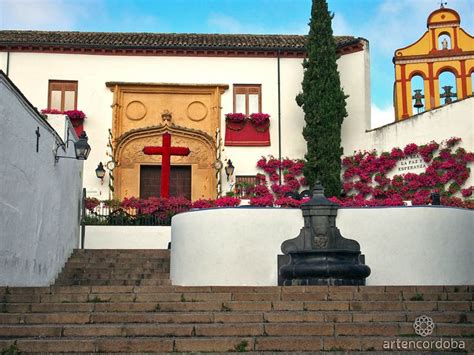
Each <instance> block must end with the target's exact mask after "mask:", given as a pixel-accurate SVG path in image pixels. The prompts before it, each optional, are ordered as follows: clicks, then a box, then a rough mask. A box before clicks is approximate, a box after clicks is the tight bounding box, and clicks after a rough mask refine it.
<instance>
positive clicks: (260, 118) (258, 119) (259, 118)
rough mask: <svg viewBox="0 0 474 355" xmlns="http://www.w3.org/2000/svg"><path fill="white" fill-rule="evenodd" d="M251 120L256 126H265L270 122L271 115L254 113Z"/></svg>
mask: <svg viewBox="0 0 474 355" xmlns="http://www.w3.org/2000/svg"><path fill="white" fill-rule="evenodd" d="M250 120H251V121H252V122H253V123H254V124H256V125H263V124H266V123H268V122H269V121H270V115H268V114H266V113H252V114H251V115H250Z"/></svg>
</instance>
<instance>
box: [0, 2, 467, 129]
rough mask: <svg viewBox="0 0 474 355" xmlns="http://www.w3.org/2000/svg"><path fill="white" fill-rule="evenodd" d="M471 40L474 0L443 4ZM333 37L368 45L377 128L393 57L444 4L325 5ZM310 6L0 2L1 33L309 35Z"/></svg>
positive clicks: (388, 107)
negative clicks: (330, 15)
mask: <svg viewBox="0 0 474 355" xmlns="http://www.w3.org/2000/svg"><path fill="white" fill-rule="evenodd" d="M446 2H447V5H446V7H448V8H452V9H454V10H456V11H458V13H459V14H460V15H461V27H463V28H464V30H466V31H467V32H468V33H469V34H471V35H474V0H450V1H447V0H445V1H444V3H446ZM328 5H329V10H330V11H331V12H333V14H334V18H333V24H332V26H333V32H334V34H335V35H351V36H355V37H363V38H365V39H367V40H369V43H370V61H371V97H372V127H377V126H380V125H383V124H386V123H389V122H392V121H393V120H394V114H393V81H394V67H393V64H392V57H393V53H394V51H395V50H396V49H397V48H402V47H405V46H407V45H409V44H411V43H413V42H415V41H416V40H418V39H419V38H420V37H421V36H422V35H423V33H424V32H425V31H426V20H427V18H428V15H429V14H430V12H432V11H433V10H436V9H438V8H439V7H440V1H439V0H328ZM310 12H311V0H0V29H18V30H65V31H66V30H67V31H104V32H176V33H255V34H307V33H308V22H309V18H310Z"/></svg>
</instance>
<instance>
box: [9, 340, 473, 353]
mask: <svg viewBox="0 0 474 355" xmlns="http://www.w3.org/2000/svg"><path fill="white" fill-rule="evenodd" d="M399 340H400V343H399V346H401V344H402V341H406V343H405V346H407V344H408V342H413V344H415V343H416V342H417V341H418V342H419V341H420V337H404V338H403V339H399ZM422 340H423V341H433V342H434V341H436V340H437V339H436V338H430V337H427V338H423V339H422ZM460 341H463V342H464V343H465V346H466V348H467V349H472V345H473V343H474V341H473V339H472V338H455V339H453V342H457V343H458V344H459V342H460ZM13 344H15V347H16V348H17V349H18V350H19V351H21V352H45V353H49V352H76V353H77V351H78V349H80V351H81V352H89V353H94V352H152V353H155V352H235V351H238V352H243V351H266V352H267V351H273V352H281V351H284V352H294V351H307V352H311V353H314V352H315V351H340V350H341V349H344V350H348V351H351V350H352V351H386V350H387V349H390V346H392V349H395V350H397V348H396V346H397V345H396V344H397V342H396V340H395V339H393V338H392V337H384V336H379V337H357V336H282V337H274V336H255V337H253V336H250V337H198V338H195V337H102V338H101V337H98V338H96V337H67V338H59V337H56V338H46V339H38V338H19V339H15V340H14V339H10V340H4V339H3V340H2V339H0V349H7V348H8V347H10V346H12V345H13ZM398 350H403V349H402V348H399V349H398ZM416 353H419V352H416Z"/></svg>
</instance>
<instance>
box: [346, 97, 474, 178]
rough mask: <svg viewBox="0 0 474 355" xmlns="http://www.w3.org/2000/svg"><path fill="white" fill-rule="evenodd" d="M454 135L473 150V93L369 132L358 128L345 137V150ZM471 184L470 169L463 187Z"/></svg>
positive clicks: (383, 147) (382, 147) (386, 148)
mask: <svg viewBox="0 0 474 355" xmlns="http://www.w3.org/2000/svg"><path fill="white" fill-rule="evenodd" d="M451 137H460V138H461V139H462V142H461V144H460V146H461V147H463V148H464V149H466V150H467V151H470V152H472V151H474V97H470V98H467V99H464V100H461V101H456V102H454V103H452V104H450V105H447V106H443V107H441V108H438V109H436V110H432V111H428V112H424V113H422V114H419V115H416V116H413V117H411V118H409V119H406V120H403V121H400V122H395V123H391V124H389V125H386V126H383V127H379V128H376V129H373V130H370V131H368V132H365V131H364V130H357V129H356V130H354V131H352V134H347V135H346V136H345V137H344V138H345V139H344V154H345V155H352V152H353V151H355V150H362V151H363V150H371V149H376V150H377V152H378V153H381V152H383V151H390V150H392V148H394V147H400V148H402V149H403V148H404V147H405V146H406V145H407V144H409V143H416V144H418V145H420V144H426V143H429V142H430V141H432V140H433V141H435V142H438V143H441V141H443V140H446V139H449V138H451ZM471 166H472V164H471ZM472 185H474V176H473V174H472V173H471V176H470V178H469V179H468V180H467V181H466V183H465V184H464V187H468V186H472Z"/></svg>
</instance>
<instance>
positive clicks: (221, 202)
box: [215, 196, 240, 207]
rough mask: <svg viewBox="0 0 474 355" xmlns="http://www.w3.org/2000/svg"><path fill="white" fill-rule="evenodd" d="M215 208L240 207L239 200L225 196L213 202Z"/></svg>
mask: <svg viewBox="0 0 474 355" xmlns="http://www.w3.org/2000/svg"><path fill="white" fill-rule="evenodd" d="M215 204H216V206H217V207H235V206H238V205H240V199H238V198H237V197H230V196H225V197H221V198H218V199H217V200H216V201H215Z"/></svg>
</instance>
